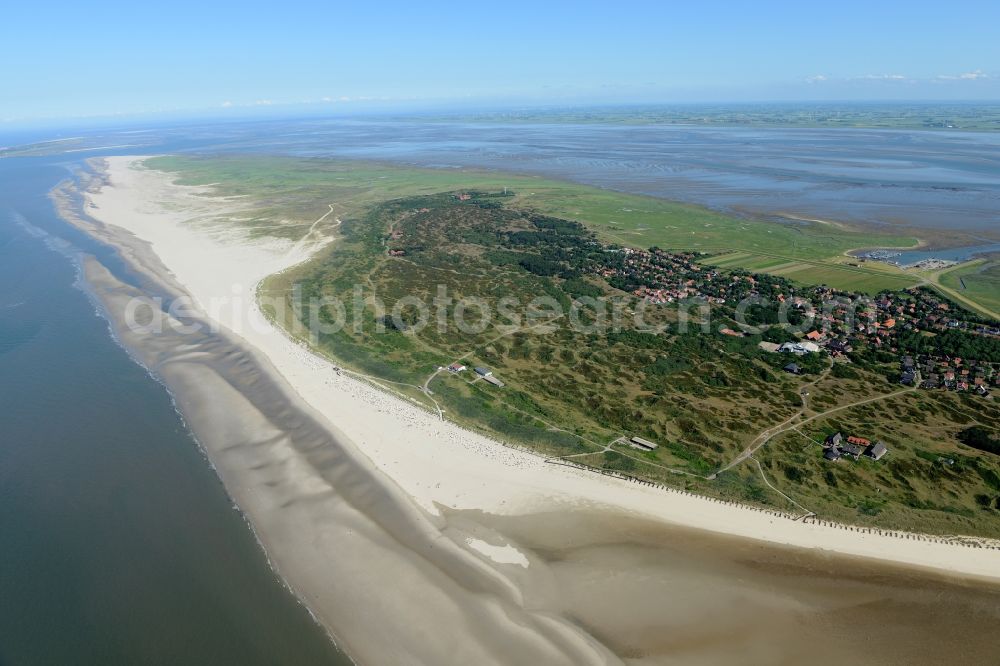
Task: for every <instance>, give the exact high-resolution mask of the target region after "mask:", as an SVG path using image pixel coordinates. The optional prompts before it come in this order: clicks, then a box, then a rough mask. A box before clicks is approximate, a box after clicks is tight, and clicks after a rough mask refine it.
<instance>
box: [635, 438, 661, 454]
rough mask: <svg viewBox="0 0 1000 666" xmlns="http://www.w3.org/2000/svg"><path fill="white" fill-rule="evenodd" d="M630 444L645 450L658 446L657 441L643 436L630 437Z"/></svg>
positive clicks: (652, 449) (654, 448)
mask: <svg viewBox="0 0 1000 666" xmlns="http://www.w3.org/2000/svg"><path fill="white" fill-rule="evenodd" d="M628 444H629V446H631V447H632V448H634V449H642V450H643V451H655V450H656V447H657V446H658V445H657V444H656V443H655V442H651V441H649V440H648V439H643V438H642V437H630V438H629V440H628Z"/></svg>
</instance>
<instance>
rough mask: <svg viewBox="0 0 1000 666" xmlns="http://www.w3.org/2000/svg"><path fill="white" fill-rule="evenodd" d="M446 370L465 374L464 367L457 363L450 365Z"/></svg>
mask: <svg viewBox="0 0 1000 666" xmlns="http://www.w3.org/2000/svg"><path fill="white" fill-rule="evenodd" d="M448 370H450V371H451V372H465V370H466V367H465V366H464V365H462V364H461V363H459V362H457V361H456V362H455V363H452V364H451V365H449V366H448Z"/></svg>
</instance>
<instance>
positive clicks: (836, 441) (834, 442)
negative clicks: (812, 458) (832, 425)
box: [823, 432, 844, 448]
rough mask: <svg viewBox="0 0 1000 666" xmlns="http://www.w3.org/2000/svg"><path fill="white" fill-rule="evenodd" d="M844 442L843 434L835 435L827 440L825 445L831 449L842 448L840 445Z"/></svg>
mask: <svg viewBox="0 0 1000 666" xmlns="http://www.w3.org/2000/svg"><path fill="white" fill-rule="evenodd" d="M843 440H844V436H843V435H842V434H841V433H839V432H838V433H834V434H832V435H829V436H828V437H827V438H826V443H824V444H823V446H824V447H825V448H830V447H831V446H840V443H841V442H842V441H843Z"/></svg>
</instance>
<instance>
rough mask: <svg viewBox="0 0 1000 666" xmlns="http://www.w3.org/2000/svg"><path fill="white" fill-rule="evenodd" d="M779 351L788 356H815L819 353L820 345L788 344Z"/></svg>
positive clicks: (805, 343)
mask: <svg viewBox="0 0 1000 666" xmlns="http://www.w3.org/2000/svg"><path fill="white" fill-rule="evenodd" d="M778 351H780V352H783V353H786V354H796V355H798V356H803V355H805V354H814V353H816V352H818V351H819V345H817V344H816V343H815V342H786V343H784V344H783V345H781V346H780V347H778Z"/></svg>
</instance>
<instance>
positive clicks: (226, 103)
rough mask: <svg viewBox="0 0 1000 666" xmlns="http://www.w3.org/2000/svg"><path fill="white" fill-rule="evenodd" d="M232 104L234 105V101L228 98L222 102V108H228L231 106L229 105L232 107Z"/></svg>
mask: <svg viewBox="0 0 1000 666" xmlns="http://www.w3.org/2000/svg"><path fill="white" fill-rule="evenodd" d="M232 105H233V103H232V102H230V101H229V100H228V99H227V100H226V101H225V102H223V103H222V108H224V109H228V108H229V107H231V106H232Z"/></svg>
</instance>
